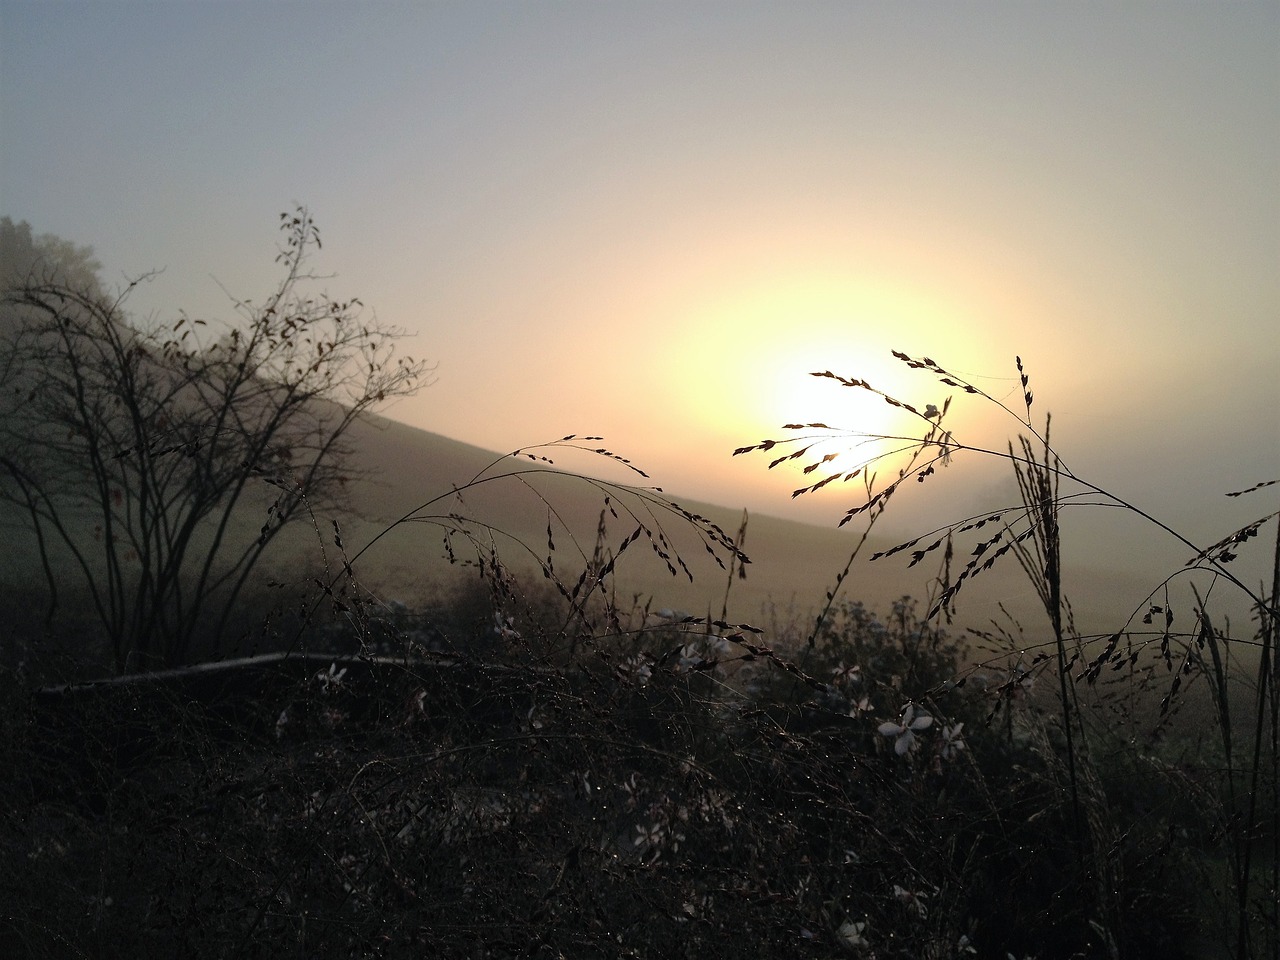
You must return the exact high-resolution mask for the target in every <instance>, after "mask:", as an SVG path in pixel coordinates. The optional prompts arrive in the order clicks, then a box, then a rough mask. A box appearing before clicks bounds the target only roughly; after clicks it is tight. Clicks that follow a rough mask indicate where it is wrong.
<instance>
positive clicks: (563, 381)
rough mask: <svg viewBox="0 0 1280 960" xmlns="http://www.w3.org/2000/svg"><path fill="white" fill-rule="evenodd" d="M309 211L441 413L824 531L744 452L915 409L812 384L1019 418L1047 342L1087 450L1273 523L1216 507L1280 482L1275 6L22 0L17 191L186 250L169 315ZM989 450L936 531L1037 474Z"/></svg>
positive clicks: (1056, 395)
mask: <svg viewBox="0 0 1280 960" xmlns="http://www.w3.org/2000/svg"><path fill="white" fill-rule="evenodd" d="M295 203H301V204H305V205H306V206H307V207H308V208H309V209H310V211H311V212H312V214H313V215H314V216H315V218H316V220H317V222H318V223H319V225H320V227H321V230H322V232H323V237H324V241H325V245H324V249H323V251H322V252H321V254H320V255H319V256H318V257H317V259H316V261H315V267H316V269H317V270H318V271H320V272H325V273H332V274H334V275H335V276H334V277H333V278H332V279H330V280H328V281H326V286H327V289H328V290H329V291H330V292H331V293H333V294H335V295H338V296H353V295H354V296H359V297H360V298H361V299H362V300H363V301H364V302H365V303H366V304H367V305H368V307H369V308H370V309H372V310H374V311H376V313H377V315H378V317H379V318H380V319H381V320H382V321H383V322H386V323H389V324H394V325H398V326H401V327H403V328H405V329H406V330H408V331H410V332H411V333H412V336H411V338H409V339H408V340H407V341H406V342H405V343H404V345H403V347H404V349H405V350H406V351H407V352H409V353H411V354H413V355H414V356H421V357H426V358H429V359H431V360H432V361H433V362H435V363H436V364H437V365H438V366H437V377H436V382H435V383H434V384H433V385H432V386H430V387H429V388H427V389H425V390H423V391H422V392H421V393H420V394H419V395H418V396H417V397H415V398H412V399H407V400H403V401H401V402H400V403H398V405H396V406H395V407H393V408H392V409H390V410H388V411H387V412H388V414H389V415H390V416H392V417H394V418H396V419H399V420H402V421H404V422H407V423H409V424H412V425H414V426H418V427H422V428H424V429H427V430H430V431H433V432H436V433H440V434H444V435H446V436H449V437H452V438H456V439H460V440H465V441H468V442H471V443H475V444H478V445H480V446H484V447H487V448H491V449H494V450H500V451H505V450H510V449H514V448H516V447H520V446H523V445H526V444H532V443H537V442H540V441H544V440H549V439H552V438H554V437H559V436H561V435H563V434H567V433H577V434H588V433H590V434H600V435H603V436H605V437H606V438H607V441H608V445H609V446H610V447H611V448H612V449H615V450H616V451H618V452H619V453H621V454H623V455H626V456H628V457H630V458H631V459H632V460H634V461H635V462H636V463H638V464H640V465H642V466H643V467H644V468H645V469H646V470H647V471H648V472H649V473H650V474H651V476H652V477H653V479H654V482H655V483H658V484H660V485H661V486H662V487H663V488H665V489H666V490H668V491H672V492H677V493H679V494H681V495H684V496H690V497H696V498H699V499H702V500H707V501H712V502H717V503H722V504H726V505H731V506H738V505H745V506H749V507H750V508H751V509H753V510H761V511H766V512H769V513H773V514H776V515H779V516H783V517H791V518H795V519H805V520H811V521H813V522H818V523H824V524H825V523H831V522H833V521H834V520H835V519H838V517H839V516H840V515H841V514H842V513H843V512H844V509H845V508H846V507H847V506H848V505H849V504H850V502H851V501H850V499H849V497H848V496H840V495H836V496H826V495H825V494H824V495H822V496H815V497H813V498H808V497H805V498H801V499H800V500H798V501H792V499H791V498H790V491H791V490H792V489H793V488H794V487H795V486H796V485H797V482H796V476H795V474H794V473H793V474H791V475H781V471H775V472H772V473H771V472H769V471H767V470H766V469H765V463H766V462H767V460H766V458H764V457H762V456H759V455H757V456H756V457H754V458H752V457H749V456H744V457H736V458H735V457H732V456H731V455H730V454H731V452H732V451H733V450H734V448H736V447H739V446H743V445H746V444H749V443H754V442H757V441H759V440H761V439H764V438H766V437H771V438H777V437H781V436H784V435H785V434H786V431H784V430H782V429H781V427H782V425H783V424H786V423H789V422H793V421H805V422H807V421H813V420H821V421H824V422H829V423H839V424H842V425H847V426H849V427H850V428H852V429H856V430H867V431H872V432H874V431H877V430H885V431H889V432H896V431H899V430H901V429H904V428H903V426H902V424H901V423H900V422H899V421H895V420H893V419H892V414H893V410H892V408H890V407H888V406H887V405H885V404H883V403H881V402H880V401H878V399H877V398H875V397H874V396H872V395H870V394H866V393H865V392H860V391H851V390H843V389H841V388H839V387H838V386H836V385H835V384H834V383H832V382H831V381H819V380H817V379H815V378H811V377H808V376H807V373H808V372H810V371H821V370H827V369H830V370H833V371H834V372H836V373H838V374H841V375H843V376H846V377H857V378H861V379H866V380H869V381H870V382H871V383H873V384H874V385H875V386H877V387H878V388H881V389H885V390H888V391H890V392H894V393H897V394H900V395H901V397H902V398H903V399H904V400H907V401H908V402H912V403H916V404H918V405H920V406H923V405H924V404H925V403H936V404H939V405H941V403H942V401H943V400H944V398H945V396H946V390H945V388H944V387H942V386H940V385H938V384H937V383H936V380H934V379H933V378H931V377H929V376H928V375H923V374H921V372H919V371H911V370H908V369H906V368H905V367H904V366H903V365H902V364H901V363H898V362H896V361H894V360H893V358H892V356H891V354H890V351H891V350H893V349H897V350H900V351H904V352H906V353H908V354H910V355H913V356H923V355H928V356H930V357H932V358H933V359H935V360H937V361H938V362H939V363H940V364H942V365H943V366H944V367H946V368H948V369H950V370H953V371H957V372H958V373H960V374H961V375H962V376H964V377H966V378H968V379H970V380H971V381H972V382H973V383H975V384H977V385H978V386H980V387H981V388H982V389H983V390H985V391H986V392H988V393H989V394H991V395H992V396H994V397H995V398H997V399H1000V400H1002V401H1004V402H1005V403H1007V404H1009V405H1010V406H1012V407H1013V408H1014V409H1015V410H1017V409H1018V404H1019V403H1020V400H1019V393H1020V391H1019V390H1018V385H1017V381H1016V379H1015V378H1016V370H1015V369H1014V357H1015V356H1019V355H1020V356H1021V357H1022V358H1023V360H1024V361H1025V363H1026V365H1027V368H1028V371H1029V373H1030V376H1031V379H1032V387H1033V389H1034V392H1035V396H1036V406H1035V410H1036V411H1037V412H1038V413H1039V414H1042V413H1043V412H1044V411H1045V410H1052V411H1053V414H1054V437H1055V440H1056V441H1057V444H1058V447H1059V452H1060V453H1061V454H1062V455H1063V457H1064V459H1065V460H1066V461H1067V462H1068V464H1069V465H1070V466H1071V467H1072V468H1073V469H1074V470H1076V471H1077V472H1078V473H1080V474H1082V475H1086V476H1088V477H1090V478H1091V479H1093V480H1094V481H1095V482H1097V483H1098V484H1100V485H1102V486H1104V487H1107V488H1108V489H1111V490H1113V491H1114V492H1117V493H1119V494H1120V495H1122V496H1124V497H1126V498H1127V499H1130V500H1132V501H1134V502H1135V503H1138V504H1140V505H1143V506H1146V507H1149V508H1150V509H1151V510H1152V512H1155V513H1157V514H1159V515H1161V516H1164V517H1166V518H1167V519H1168V520H1169V521H1170V522H1171V523H1172V524H1173V525H1174V526H1179V527H1181V528H1184V529H1187V530H1188V532H1190V533H1191V534H1192V535H1194V536H1197V537H1202V538H1206V539H1214V538H1216V537H1217V536H1219V535H1221V534H1223V533H1226V532H1228V531H1229V530H1230V529H1231V527H1232V525H1233V524H1235V523H1242V522H1244V521H1247V520H1249V519H1251V517H1252V516H1253V515H1260V514H1262V513H1264V512H1269V511H1270V510H1272V509H1274V497H1271V499H1270V500H1269V501H1265V502H1264V500H1262V499H1259V498H1258V497H1255V498H1254V501H1253V502H1252V503H1246V504H1244V505H1243V506H1241V505H1240V503H1239V502H1238V501H1226V500H1225V499H1224V498H1223V497H1222V494H1223V493H1225V492H1227V491H1229V490H1236V489H1240V488H1243V487H1247V486H1250V485H1252V484H1254V483H1257V482H1259V481H1263V480H1267V479H1271V478H1274V477H1277V476H1280V427H1278V426H1277V418H1276V414H1277V410H1280V378H1278V377H1277V373H1278V372H1280V333H1278V331H1280V5H1277V4H1275V3H1274V2H1267V3H1247V2H1232V3H1209V2H1202V3H1179V2H1168V3H1158V4H1157V3H1091V2H1075V3H1040V2H1029V3H1028V2H1016V3H994V2H947V3H858V2H847V3H813V2H804V0H800V2H788V3H754V2H749V0H747V2H734V3H728V2H724V3H719V2H717V3H710V2H697V0H695V2H689V3H658V2H651V3H648V2H647V3H640V2H614V3H596V2H591V3H587V2H559V3H540V4H536V3H499V2H483V0H482V2H465V3H464V2H458V3H423V2H415V3H395V2H379V3H331V2H322V0H320V2H318V0H309V2H306V3H292V2H269V3H268V2H262V3H258V2H255V3H238V2H202V3H201V2H178V0H172V2H165V3H120V2H110V0H101V2H92V3H61V2H56V0H41V2H31V3H28V2H14V0H0V214H3V215H8V216H11V217H12V218H14V219H15V220H27V221H29V222H30V223H31V225H32V227H33V229H34V230H35V231H36V232H38V233H46V232H48V233H54V234H57V235H59V236H61V237H64V238H66V239H69V240H73V241H75V242H77V243H82V244H91V245H92V246H93V247H94V248H95V251H96V253H97V255H98V258H99V259H100V260H101V262H102V263H103V265H104V275H105V276H106V278H107V280H108V281H109V282H111V283H119V282H123V281H124V280H125V279H127V278H131V277H135V276H137V275H139V274H141V273H143V272H146V271H149V270H152V269H161V270H162V271H163V272H162V273H160V274H159V276H158V277H156V278H155V279H154V280H153V281H152V282H150V283H149V284H147V285H146V286H145V287H143V288H141V289H140V290H138V291H137V292H136V293H135V295H134V297H133V299H132V300H131V301H130V308H131V309H132V310H134V311H135V312H136V314H137V316H139V317H145V316H150V315H154V316H161V317H166V316H174V315H175V313H176V311H177V310H178V309H179V308H181V309H184V310H186V311H187V312H188V313H191V314H194V315H197V316H202V317H209V318H217V317H231V316H232V310H231V306H230V303H229V300H228V291H229V292H231V293H234V294H235V295H237V296H240V297H249V298H254V297H262V296H264V295H265V294H266V293H267V292H268V291H269V290H270V289H271V286H272V284H273V282H274V279H275V277H276V272H275V271H276V267H275V265H274V263H273V258H274V255H275V249H276V248H275V245H276V242H277V235H276V229H275V224H276V218H277V216H278V214H279V213H280V212H282V211H284V210H287V209H291V208H292V206H293V205H294V204H295ZM960 399H962V400H963V399H967V398H960ZM949 422H950V425H951V427H952V429H953V430H955V431H956V433H957V435H958V436H959V437H960V438H961V439H971V440H972V442H974V443H982V444H990V445H992V446H993V447H994V448H995V449H1000V448H1002V447H1003V444H1004V442H1005V438H1006V437H1008V436H1010V435H1012V432H1013V431H1014V430H1016V428H1017V424H1016V423H1015V422H1013V421H1012V420H1011V419H1009V417H1008V416H1007V415H1004V414H1001V413H1000V412H999V411H998V409H997V408H995V406H994V405H992V404H989V403H987V404H982V403H960V402H957V405H956V407H955V408H954V410H953V412H952V413H951V415H950V418H949ZM849 456H856V454H850V455H849ZM841 462H849V461H848V460H847V459H846V460H844V461H841ZM957 469H958V468H957ZM970 469H971V470H972V473H971V474H970V475H969V476H968V477H967V479H966V480H964V481H963V482H961V481H960V480H957V481H955V483H956V486H955V487H954V488H953V489H952V490H951V491H950V492H948V491H942V490H939V491H938V492H937V493H935V494H933V498H932V499H927V500H920V499H917V500H916V501H909V502H907V503H905V504H904V506H903V508H902V513H901V514H900V515H896V519H897V522H899V523H900V524H901V529H904V530H905V529H909V528H910V527H911V525H912V524H913V523H915V524H917V525H922V524H927V523H930V522H933V520H934V519H936V517H937V516H939V515H940V514H939V511H951V512H953V513H955V512H959V513H964V512H966V511H968V510H971V509H972V510H979V509H986V508H987V507H989V506H990V505H992V504H993V503H999V502H1002V500H1001V498H1007V497H1008V496H1010V490H1011V480H1010V479H1009V477H1008V476H1007V472H1008V471H1007V469H1006V468H1003V467H1000V466H999V465H998V464H995V463H993V464H991V465H990V467H989V468H988V467H982V466H981V465H979V466H975V467H973V468H970ZM948 482H949V483H950V482H951V481H948ZM1176 555H1178V556H1181V554H1180V553H1179V554H1176Z"/></svg>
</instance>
